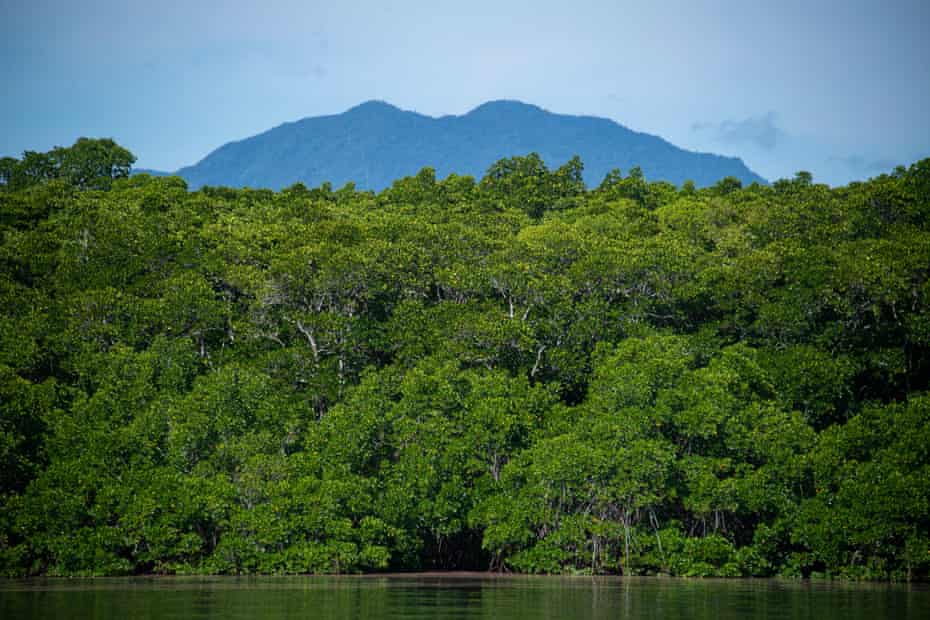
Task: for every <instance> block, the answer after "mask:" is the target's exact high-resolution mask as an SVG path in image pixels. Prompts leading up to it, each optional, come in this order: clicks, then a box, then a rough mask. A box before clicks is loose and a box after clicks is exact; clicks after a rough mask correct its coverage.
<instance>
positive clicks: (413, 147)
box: [178, 99, 765, 190]
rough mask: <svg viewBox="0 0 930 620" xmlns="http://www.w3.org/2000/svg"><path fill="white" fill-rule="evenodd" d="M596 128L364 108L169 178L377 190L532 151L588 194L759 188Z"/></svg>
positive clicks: (551, 120)
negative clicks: (609, 179)
mask: <svg viewBox="0 0 930 620" xmlns="http://www.w3.org/2000/svg"><path fill="white" fill-rule="evenodd" d="M596 120H597V119H594V118H593V117H582V116H571V115H563V114H554V113H552V112H548V111H546V110H544V109H542V108H540V107H539V106H535V105H532V104H529V103H524V102H522V101H514V100H509V99H501V100H496V101H488V102H487V103H483V104H481V105H479V106H478V107H476V108H474V109H473V110H471V111H470V112H468V113H467V114H464V115H462V116H442V117H437V118H434V117H431V116H425V115H423V114H420V113H418V112H413V111H406V110H402V109H401V108H398V107H397V106H394V105H391V104H390V103H387V102H386V101H378V100H370V101H365V102H364V103H360V104H359V105H357V106H355V107H353V108H350V109H349V110H347V111H346V112H344V113H343V114H335V115H329V116H317V117H312V118H305V119H302V120H301V121H300V122H297V123H285V124H284V125H281V126H279V127H277V128H275V129H274V130H270V131H267V132H265V133H263V134H259V135H257V136H253V137H251V138H246V139H245V140H240V141H238V142H233V143H229V144H226V145H224V146H222V147H220V148H219V149H217V150H216V151H214V152H213V153H211V154H209V155H208V156H207V157H205V158H204V159H203V160H201V161H200V162H199V163H197V164H195V165H194V166H190V167H188V168H182V169H181V170H179V171H178V174H180V175H181V176H182V177H184V178H185V179H187V181H188V184H189V186H190V187H192V188H197V187H200V186H202V185H228V186H232V187H236V186H238V187H242V186H246V187H269V188H282V187H287V186H289V185H292V184H293V183H296V182H298V181H299V182H301V183H304V184H305V185H307V186H315V185H319V184H320V183H323V182H329V183H332V184H333V185H334V186H341V185H343V184H345V183H346V182H349V181H353V182H355V183H357V184H358V187H361V188H364V189H373V190H380V189H383V188H385V187H389V186H390V185H391V183H392V182H394V181H395V180H397V179H400V178H402V177H405V176H409V175H414V174H416V173H417V172H418V171H419V170H420V169H421V168H423V167H426V166H429V167H432V168H433V169H434V170H435V171H436V176H437V177H439V178H442V177H444V176H446V175H448V174H450V173H453V172H454V173H456V174H459V175H470V176H473V177H476V178H481V177H482V176H483V175H484V174H485V172H486V171H487V170H488V168H489V167H490V166H491V165H492V164H494V162H496V161H498V160H500V159H503V158H507V157H513V156H517V155H526V154H528V153H531V152H536V153H538V154H539V156H540V157H541V158H542V159H543V161H545V162H546V164H547V165H548V166H550V167H552V168H555V167H558V166H560V165H562V164H563V163H565V162H566V161H568V160H570V159H571V158H572V157H573V156H574V155H578V156H580V157H581V159H582V161H583V162H584V179H585V182H586V183H587V184H588V185H590V186H596V185H597V184H598V183H600V182H601V180H603V178H604V176H605V175H606V174H607V173H608V172H610V171H611V170H612V169H614V168H620V169H621V170H623V171H628V170H630V169H631V168H633V167H634V166H639V167H640V168H641V169H642V171H643V173H644V174H645V176H646V178H647V179H649V180H664V181H670V182H672V183H676V184H680V183H683V182H684V181H685V180H689V179H690V180H692V181H694V183H695V184H696V185H697V186H698V187H704V186H707V185H713V184H714V183H716V182H717V181H719V180H720V179H722V178H723V177H727V176H733V177H737V178H739V179H740V180H742V181H743V182H744V183H747V184H748V183H752V182H754V181H757V182H761V183H764V182H765V180H764V179H762V178H761V177H759V176H758V175H756V174H755V173H754V172H752V171H751V170H750V169H749V168H747V167H746V165H745V164H744V163H743V162H742V161H740V160H739V159H736V158H724V157H720V156H719V155H712V154H707V153H693V152H690V151H685V150H683V149H680V148H678V147H676V146H674V145H673V144H670V143H668V142H666V141H665V140H662V139H661V138H659V137H657V136H652V135H649V134H645V133H636V132H634V131H631V130H629V129H627V128H625V127H623V126H621V125H619V124H618V123H616V122H613V121H607V120H605V119H601V121H599V122H593V121H596Z"/></svg>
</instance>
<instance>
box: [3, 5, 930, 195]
mask: <svg viewBox="0 0 930 620" xmlns="http://www.w3.org/2000/svg"><path fill="white" fill-rule="evenodd" d="M0 80H2V82H0V83H2V84H3V86H4V88H3V92H2V94H0V155H15V156H18V155H20V154H21V152H22V151H23V150H25V149H30V150H47V149H49V148H51V147H52V146H54V145H70V144H71V143H72V142H73V141H74V140H75V139H76V138H77V137H78V136H85V135H86V136H95V137H104V136H109V137H113V138H115V139H116V140H117V141H118V142H120V143H121V144H123V145H124V146H126V147H128V148H129V149H130V150H132V151H133V152H134V153H135V154H136V155H137V157H138V158H139V161H138V162H137V166H144V167H150V168H158V169H165V170H174V169H176V168H178V167H180V166H182V165H186V164H191V163H194V162H195V161H197V160H199V159H200V158H202V157H203V156H204V155H206V154H207V153H208V152H209V151H211V150H212V149H214V148H216V147H217V146H219V145H221V144H223V143H225V142H228V141H230V140H234V139H240V138H243V137H246V136H249V135H252V134H255V133H258V132H260V131H263V130H265V129H269V128H271V127H273V126H275V125H278V124H280V123H282V122H284V121H291V120H296V119H298V118H302V117H305V116H316V115H320V114H333V113H338V112H342V111H344V110H345V109H347V108H349V107H351V106H353V105H355V104H357V103H360V102H361V101H364V100H367V99H383V100H386V101H389V102H391V103H393V104H395V105H397V106H399V107H402V108H405V109H410V110H416V111H418V112H422V113H424V114H429V115H434V116H438V115H443V114H462V113H465V112H467V111H468V110H470V109H472V108H473V107H475V106H477V105H478V104H480V103H482V102H484V101H487V100H490V99H520V100H522V101H526V102H529V103H534V104H536V105H539V106H541V107H543V108H546V109H548V110H551V111H553V112H561V113H571V114H590V115H596V116H605V117H609V118H612V119H614V120H616V121H618V122H620V123H622V124H624V125H626V126H628V127H630V128H632V129H635V130H638V131H644V132H648V133H653V134H658V135H661V136H662V137H664V138H666V139H668V140H669V141H671V142H673V143H675V144H677V145H679V146H682V147H685V148H689V149H693V150H702V151H712V152H718V153H725V154H730V155H738V156H740V157H742V158H743V159H744V160H745V161H746V163H747V164H748V165H749V166H750V167H751V168H753V169H754V170H756V171H757V172H759V173H760V174H762V175H763V176H765V177H767V178H770V179H775V178H779V177H785V176H791V175H793V174H794V172H796V171H797V170H800V169H807V170H810V171H811V172H813V173H814V176H815V179H818V180H821V181H826V182H830V183H841V182H846V181H848V180H849V179H853V178H865V177H868V176H870V175H874V174H877V173H879V172H884V171H888V170H889V169H890V168H892V167H893V166H894V165H895V164H899V163H900V164H908V163H911V162H913V161H915V160H917V159H919V158H922V157H927V156H930V0H897V1H896V0H886V1H885V2H878V1H875V2H861V1H858V0H824V1H818V0H806V1H795V0H778V1H772V2H763V1H761V0H759V1H754V0H742V1H739V2H735V1H734V2H728V1H712V0H689V1H684V2H661V1H641V2H624V1H618V0H615V1H597V2H595V1H588V2H586V1H584V0H572V1H570V2H569V1H566V0H558V1H556V2H553V1H549V0H531V1H514V2H509V1H507V0H494V1H491V2H486V1H484V0H470V1H468V2H462V1H461V0H459V1H456V2H444V1H441V0H431V1H423V2H407V1H402V0H401V1H396V0H379V1H369V0H366V1H360V2H351V1H340V0H330V1H329V2H325V3H324V2H315V1H312V0H307V1H304V2H296V1H279V0H266V1H264V2H260V3H259V2H243V1H238V0H223V1H212V0H211V1H205V2H197V1H196V0H189V1H183V2H182V1H175V0H161V1H159V2H152V1H151V0H149V1H147V2H144V3H143V2H136V1H134V0H120V1H118V2H117V1H109V0H106V1H105V0H79V1H67V2H64V1H59V2H51V1H43V0H18V1H17V0H13V1H11V0H0ZM502 155H504V154H502ZM557 163H560V162H557Z"/></svg>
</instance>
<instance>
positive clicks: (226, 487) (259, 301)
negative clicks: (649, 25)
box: [0, 139, 930, 579]
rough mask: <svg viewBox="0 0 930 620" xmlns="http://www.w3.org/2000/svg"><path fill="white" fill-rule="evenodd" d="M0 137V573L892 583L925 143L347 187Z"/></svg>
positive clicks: (925, 405) (907, 445)
mask: <svg viewBox="0 0 930 620" xmlns="http://www.w3.org/2000/svg"><path fill="white" fill-rule="evenodd" d="M132 161H133V158H132V155H131V154H130V153H129V152H128V151H126V150H125V149H122V148H121V147H119V146H118V145H115V144H114V143H112V141H107V140H103V141H96V140H85V139H82V140H79V141H78V142H77V143H76V144H75V145H74V146H72V147H70V148H68V149H55V150H53V151H52V152H50V153H45V154H40V153H31V152H30V153H26V154H25V155H24V156H23V158H22V159H21V160H14V159H5V160H3V161H2V162H0V299H2V300H3V301H2V304H0V308H2V312H0V571H2V572H3V573H4V574H7V575H38V574H47V575H113V574H139V573H178V574H190V573H231V574H240V573H307V572H315V573H330V572H356V571H375V570H388V569H410V568H473V569H486V568H494V569H499V570H510V571H522V572H531V573H589V574H598V573H614V574H624V575H635V574H675V575H690V576H711V575H716V576H737V575H745V576H750V575H752V576H771V575H783V576H811V575H829V576H843V577H848V578H871V579H921V578H926V577H927V576H928V572H930V452H928V450H927V446H930V394H928V389H930V385H928V383H930V270H928V265H930V217H928V215H930V160H924V161H921V162H917V163H915V164H913V165H912V166H910V167H909V168H901V169H897V170H895V171H894V172H893V173H892V174H888V175H881V176H879V177H876V178H873V179H870V180H868V181H863V182H858V183H853V184H850V185H848V186H846V187H838V188H830V187H827V186H824V185H820V184H817V183H815V182H814V181H813V179H812V178H811V177H810V175H809V174H807V173H799V174H798V176H797V177H796V178H794V179H790V180H782V181H779V182H776V183H775V184H773V185H772V186H771V187H769V186H763V185H757V184H752V185H748V186H742V185H741V184H740V183H739V182H734V180H733V179H723V180H722V181H720V183H718V184H716V185H714V186H711V187H708V188H706V189H697V188H695V186H694V185H693V184H685V185H684V186H683V187H681V188H678V187H675V186H674V185H671V184H669V183H652V182H649V181H648V180H647V179H645V178H644V177H643V174H642V173H641V171H639V170H636V169H634V170H631V171H630V173H629V174H628V175H626V176H624V175H623V173H622V172H620V171H614V172H612V173H610V174H609V175H608V176H607V178H605V179H604V182H603V183H602V184H601V185H600V186H598V187H597V188H595V189H591V190H589V189H587V188H586V187H585V186H584V184H583V183H582V182H581V170H582V163H581V161H580V160H577V159H574V160H571V161H569V162H568V163H566V164H565V165H564V166H562V167H560V168H558V169H556V170H549V169H548V168H547V167H546V166H545V164H544V163H543V162H542V160H541V159H540V158H539V157H538V156H533V155H531V156H528V157H514V158H510V159H506V160H502V161H500V162H498V163H497V164H495V165H494V166H492V167H491V169H490V170H489V171H488V174H487V176H485V177H484V178H483V179H481V180H479V181H476V180H475V179H473V178H471V177H460V176H455V175H450V176H449V177H447V178H445V179H437V178H436V175H435V173H434V172H433V171H432V170H430V169H425V170H423V171H421V172H420V173H419V174H417V175H416V176H413V177H408V178H404V179H399V180H398V181H396V182H395V183H394V184H393V185H392V186H391V187H390V188H388V189H385V190H384V191H382V192H380V193H373V192H362V191H357V190H356V189H355V187H354V186H352V185H347V186H345V187H343V188H341V189H333V188H332V187H331V186H330V185H328V184H324V185H322V186H320V187H316V188H307V187H305V186H303V185H294V186H292V187H289V188H287V189H286V190H284V191H281V192H271V191H266V190H249V189H242V190H238V189H230V188H218V187H205V188H202V189H200V190H198V191H196V192H191V191H188V189H187V186H186V185H185V183H184V181H183V180H181V179H179V178H177V177H164V178H162V177H150V176H148V175H137V176H133V177H128V176H127V174H128V171H129V166H130V165H131V164H132Z"/></svg>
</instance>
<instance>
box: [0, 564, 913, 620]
mask: <svg viewBox="0 0 930 620" xmlns="http://www.w3.org/2000/svg"><path fill="white" fill-rule="evenodd" d="M927 617H930V589H928V587H927V586H920V585H889V584H849V583H827V582H801V581H778V580H755V581H753V580H732V581H726V580H679V579H658V578H643V579H635V578H632V579H631V578H627V579H622V578H584V577H573V578H569V577H523V576H504V577H497V576H493V575H449V576H436V575H410V576H389V577H387V576H373V577H372V576H368V577H286V578H284V577H281V578H277V577H262V578H143V579H97V580H89V581H81V580H54V579H52V580H34V581H0V618H120V619H122V618H138V619H141V620H145V619H149V618H159V619H161V618H259V619H264V618H268V619H271V618H366V619H375V620H378V619H382V618H392V619H393V618H409V619H413V618H488V619H491V618H493V619H496V620H518V619H519V620H523V619H528V618H533V619H548V618H553V619H554V618H612V619H613V618H637V619H639V618H663V619H670V618H671V619H673V618H694V619H708V620H730V619H734V620H735V619H737V618H739V619H744V618H817V619H818V620H820V619H823V620H858V619H862V620H883V619H885V618H887V619H892V618H894V619H897V618H927Z"/></svg>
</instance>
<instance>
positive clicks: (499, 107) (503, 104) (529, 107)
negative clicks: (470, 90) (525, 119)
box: [465, 99, 546, 116]
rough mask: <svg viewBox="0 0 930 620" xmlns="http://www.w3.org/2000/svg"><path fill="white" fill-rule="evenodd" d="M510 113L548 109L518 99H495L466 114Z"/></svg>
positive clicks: (535, 112) (538, 111)
mask: <svg viewBox="0 0 930 620" xmlns="http://www.w3.org/2000/svg"><path fill="white" fill-rule="evenodd" d="M492 114H493V115H509V114H546V111H545V110H543V109H542V108H540V107H539V106H535V105H533V104H531V103H524V102H522V101H517V100H516V99H495V100H493V101H486V102H485V103H482V104H481V105H479V106H478V107H476V108H474V109H473V110H471V111H470V112H468V114H466V115H465V116H483V115H492Z"/></svg>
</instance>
